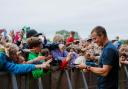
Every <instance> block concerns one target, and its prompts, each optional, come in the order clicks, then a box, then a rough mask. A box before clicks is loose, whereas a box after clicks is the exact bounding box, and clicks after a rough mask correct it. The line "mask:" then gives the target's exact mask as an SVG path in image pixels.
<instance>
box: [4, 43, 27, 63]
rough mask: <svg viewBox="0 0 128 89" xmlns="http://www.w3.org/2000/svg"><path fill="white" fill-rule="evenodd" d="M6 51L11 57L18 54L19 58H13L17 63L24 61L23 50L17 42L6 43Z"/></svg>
mask: <svg viewBox="0 0 128 89" xmlns="http://www.w3.org/2000/svg"><path fill="white" fill-rule="evenodd" d="M5 53H6V55H7V56H8V57H9V58H11V59H13V56H14V55H17V56H18V59H13V60H14V61H15V62H17V63H22V62H23V61H24V60H25V58H24V57H23V55H22V52H21V51H20V48H19V47H18V46H17V45H16V44H13V43H7V44H6V45H5Z"/></svg>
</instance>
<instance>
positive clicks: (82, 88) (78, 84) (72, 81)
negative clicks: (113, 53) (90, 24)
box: [0, 66, 128, 89]
mask: <svg viewBox="0 0 128 89" xmlns="http://www.w3.org/2000/svg"><path fill="white" fill-rule="evenodd" d="M126 78H128V71H127V68H126V67H125V66H124V68H121V70H120V79H119V89H128V87H127V82H128V81H127V79H126ZM10 81H11V82H10ZM96 86H97V80H96V75H95V74H93V73H90V72H86V73H85V72H82V71H80V70H78V69H73V70H72V69H67V70H59V71H55V72H52V73H51V74H49V75H46V76H45V77H43V78H39V79H34V78H33V77H32V75H31V73H29V74H24V75H14V74H10V73H7V72H0V89H96V88H97V87H96Z"/></svg>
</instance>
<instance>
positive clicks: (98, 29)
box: [91, 26, 107, 37]
mask: <svg viewBox="0 0 128 89" xmlns="http://www.w3.org/2000/svg"><path fill="white" fill-rule="evenodd" d="M93 32H96V34H97V36H101V35H104V36H106V37H107V32H106V30H105V28H104V27H102V26H96V27H95V28H94V29H93V30H92V32H91V34H92V33H93Z"/></svg>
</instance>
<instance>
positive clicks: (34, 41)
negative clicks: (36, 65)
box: [27, 37, 42, 49]
mask: <svg viewBox="0 0 128 89" xmlns="http://www.w3.org/2000/svg"><path fill="white" fill-rule="evenodd" d="M27 44H28V46H29V48H30V49H31V48H33V47H38V46H39V45H41V44H42V41H41V39H40V38H38V37H30V38H28V39H27Z"/></svg>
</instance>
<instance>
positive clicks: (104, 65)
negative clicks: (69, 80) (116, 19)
mask: <svg viewBox="0 0 128 89" xmlns="http://www.w3.org/2000/svg"><path fill="white" fill-rule="evenodd" d="M91 36H92V40H93V41H94V42H95V43H97V45H98V46H100V47H102V54H101V57H100V59H99V66H98V67H89V66H86V65H83V64H80V65H79V66H78V67H79V68H81V69H83V68H85V69H87V70H88V71H91V72H93V73H95V74H97V75H98V78H97V79H98V89H118V68H119V54H118V51H117V49H116V47H115V46H114V45H113V44H112V43H111V42H109V40H108V37H107V33H106V30H105V28H103V27H101V26H97V27H95V28H94V29H93V30H92V32H91Z"/></svg>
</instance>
